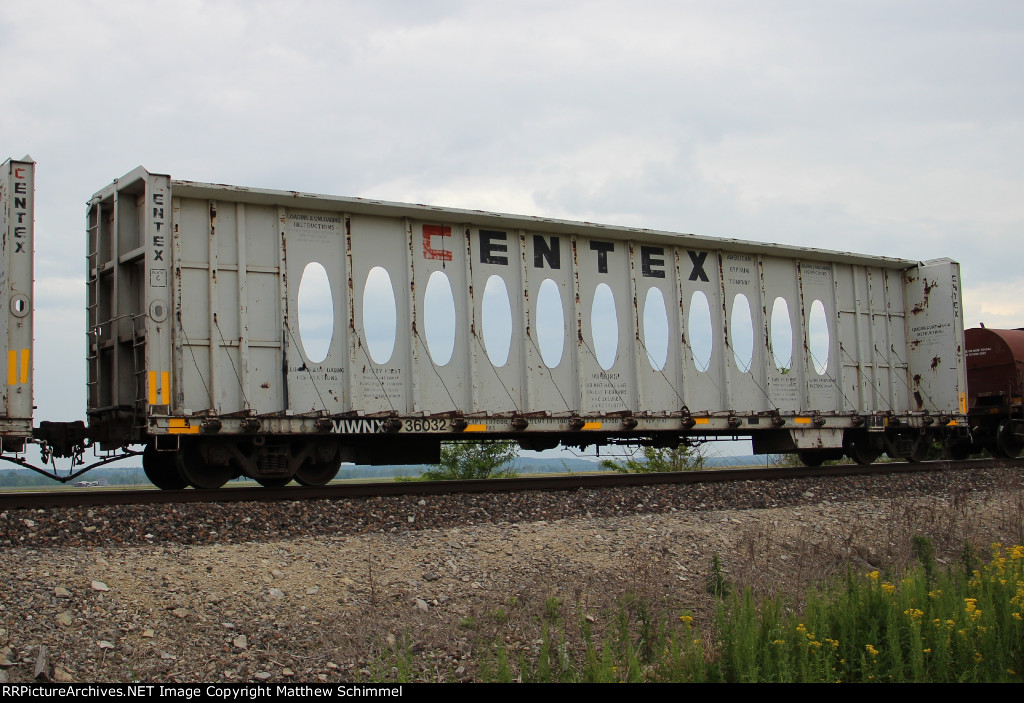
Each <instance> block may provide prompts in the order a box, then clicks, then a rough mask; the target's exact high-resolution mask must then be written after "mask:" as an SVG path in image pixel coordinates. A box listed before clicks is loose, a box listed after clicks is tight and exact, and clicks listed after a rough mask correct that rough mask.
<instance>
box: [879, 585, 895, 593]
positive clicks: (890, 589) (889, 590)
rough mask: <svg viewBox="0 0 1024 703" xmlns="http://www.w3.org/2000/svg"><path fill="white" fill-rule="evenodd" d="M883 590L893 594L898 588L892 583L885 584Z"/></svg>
mask: <svg viewBox="0 0 1024 703" xmlns="http://www.w3.org/2000/svg"><path fill="white" fill-rule="evenodd" d="M882 590H883V591H885V592H886V593H892V592H893V591H895V590H896V587H895V586H893V585H892V584H891V583H883V584H882Z"/></svg>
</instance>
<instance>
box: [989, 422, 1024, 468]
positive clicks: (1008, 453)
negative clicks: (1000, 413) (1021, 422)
mask: <svg viewBox="0 0 1024 703" xmlns="http://www.w3.org/2000/svg"><path fill="white" fill-rule="evenodd" d="M1016 425H1017V423H1015V422H1012V421H1010V422H1004V423H1003V424H1001V425H1000V426H999V431H998V432H997V433H996V454H998V455H999V456H1002V457H1006V458H1008V459H1016V458H1017V457H1018V456H1020V452H1021V450H1022V449H1024V442H1022V441H1021V437H1020V435H1018V434H1017V433H1016V432H1015V429H1016Z"/></svg>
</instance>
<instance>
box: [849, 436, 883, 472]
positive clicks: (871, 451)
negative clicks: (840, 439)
mask: <svg viewBox="0 0 1024 703" xmlns="http://www.w3.org/2000/svg"><path fill="white" fill-rule="evenodd" d="M881 455H882V450H881V449H876V448H875V447H874V446H872V444H871V441H870V440H868V439H867V438H866V437H859V438H857V439H853V440H849V441H847V442H846V456H848V457H850V458H851V459H853V461H854V462H856V463H858V464H862V465H864V466H867V465H868V464H873V463H874V462H875V460H876V459H878V457H880V456H881Z"/></svg>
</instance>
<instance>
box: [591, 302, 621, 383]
mask: <svg viewBox="0 0 1024 703" xmlns="http://www.w3.org/2000/svg"><path fill="white" fill-rule="evenodd" d="M590 335H591V337H593V341H594V356H596V357H597V363H598V364H599V365H600V366H601V368H602V369H604V370H605V371H607V370H608V369H610V368H611V367H612V365H613V364H615V353H616V352H617V351H618V349H619V319H618V317H617V316H616V314H615V296H614V295H613V294H612V289H611V288H610V287H609V286H608V284H607V283H601V284H598V286H597V290H595V291H594V302H593V304H592V305H591V306H590Z"/></svg>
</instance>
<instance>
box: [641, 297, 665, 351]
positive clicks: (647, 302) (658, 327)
mask: <svg viewBox="0 0 1024 703" xmlns="http://www.w3.org/2000/svg"><path fill="white" fill-rule="evenodd" d="M644 348H645V349H646V350H647V360H648V361H650V362H651V368H652V369H654V370H655V371H661V370H662V369H663V368H665V361H666V360H667V359H668V313H667V312H666V310H665V296H663V295H662V294H661V290H660V289H658V288H648V289H647V297H646V298H645V299H644Z"/></svg>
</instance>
